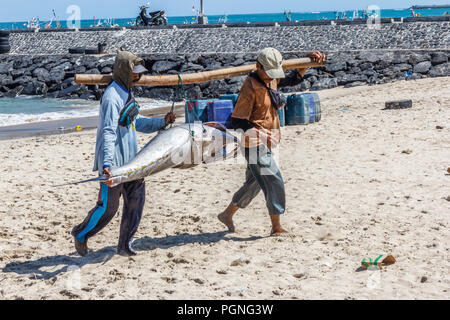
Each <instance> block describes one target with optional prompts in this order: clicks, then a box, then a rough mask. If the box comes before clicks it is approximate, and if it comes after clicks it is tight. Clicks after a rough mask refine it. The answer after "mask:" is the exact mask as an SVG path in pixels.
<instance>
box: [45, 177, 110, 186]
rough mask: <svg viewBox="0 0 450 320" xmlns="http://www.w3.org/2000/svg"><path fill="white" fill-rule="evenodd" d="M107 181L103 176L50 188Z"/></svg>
mask: <svg viewBox="0 0 450 320" xmlns="http://www.w3.org/2000/svg"><path fill="white" fill-rule="evenodd" d="M106 180H108V178H107V177H106V176H104V175H102V176H100V177H97V178H93V179H88V180H82V181H77V182H71V183H66V184H60V185H57V186H52V187H54V188H55V187H65V186H71V185H77V184H81V183H87V182H95V181H100V182H101V181H106Z"/></svg>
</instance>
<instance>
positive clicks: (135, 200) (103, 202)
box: [72, 179, 145, 249]
mask: <svg viewBox="0 0 450 320" xmlns="http://www.w3.org/2000/svg"><path fill="white" fill-rule="evenodd" d="M121 195H122V196H123V200H124V204H123V212H122V221H121V224H120V236H119V245H118V248H119V249H123V248H127V247H128V246H129V243H130V241H131V240H132V238H133V236H134V234H135V233H136V231H137V229H138V226H139V223H140V221H141V217H142V212H143V210H144V203H145V182H144V180H143V179H141V180H137V181H131V182H126V183H122V184H120V185H118V186H116V187H114V188H109V187H108V186H107V185H106V184H104V183H101V184H100V192H99V196H98V201H97V205H96V206H95V207H94V208H93V209H92V210H91V211H89V214H88V216H87V217H86V218H85V219H84V221H83V222H82V223H81V224H79V225H78V226H76V227H75V228H73V230H72V235H73V236H74V237H75V238H76V239H77V240H78V241H80V242H85V241H87V240H88V239H89V238H90V237H92V236H94V235H95V234H96V233H98V232H99V231H100V230H102V229H103V228H104V227H105V226H106V225H107V224H108V223H109V222H110V221H111V220H112V218H113V217H114V215H115V214H116V213H117V210H118V209H119V200H120V196H121Z"/></svg>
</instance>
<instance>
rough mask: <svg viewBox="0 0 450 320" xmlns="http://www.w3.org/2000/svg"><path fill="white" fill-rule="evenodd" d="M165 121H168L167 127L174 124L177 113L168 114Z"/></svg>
mask: <svg viewBox="0 0 450 320" xmlns="http://www.w3.org/2000/svg"><path fill="white" fill-rule="evenodd" d="M164 119H165V120H166V126H167V125H168V124H171V123H174V122H175V119H176V116H175V113H173V112H169V113H168V114H166V117H165V118H164Z"/></svg>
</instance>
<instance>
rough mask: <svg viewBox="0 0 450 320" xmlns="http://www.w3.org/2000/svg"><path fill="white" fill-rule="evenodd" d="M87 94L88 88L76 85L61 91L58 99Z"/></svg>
mask: <svg viewBox="0 0 450 320" xmlns="http://www.w3.org/2000/svg"><path fill="white" fill-rule="evenodd" d="M85 92H86V86H84V85H81V84H76V85H73V86H70V87H68V88H66V89H63V90H61V91H60V92H59V94H58V98H61V97H67V96H70V97H71V96H72V95H74V94H75V95H77V96H78V95H80V94H83V93H85Z"/></svg>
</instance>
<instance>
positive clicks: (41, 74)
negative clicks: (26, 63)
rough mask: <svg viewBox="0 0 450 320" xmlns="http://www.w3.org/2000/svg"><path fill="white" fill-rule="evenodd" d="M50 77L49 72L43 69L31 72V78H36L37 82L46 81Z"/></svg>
mask: <svg viewBox="0 0 450 320" xmlns="http://www.w3.org/2000/svg"><path fill="white" fill-rule="evenodd" d="M49 76H50V72H48V71H47V69H44V68H36V69H34V71H33V77H35V78H37V79H38V80H39V81H46V80H47V79H48V78H49Z"/></svg>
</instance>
